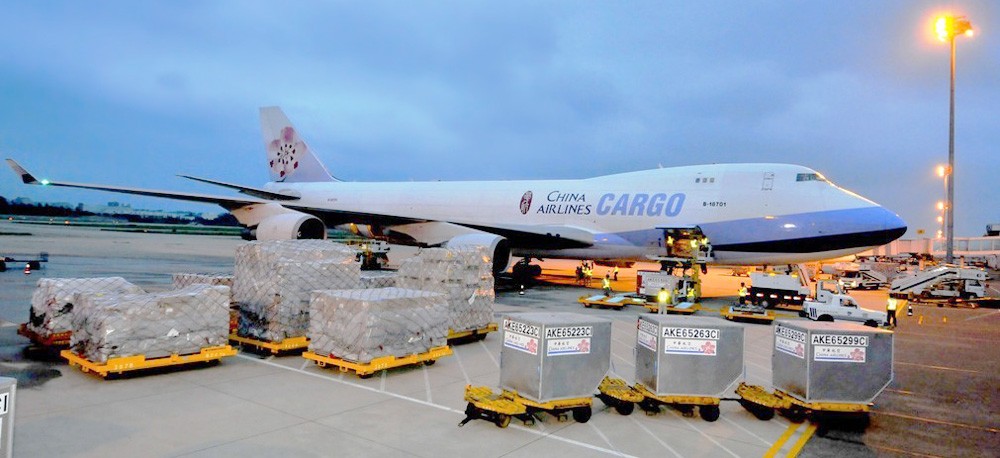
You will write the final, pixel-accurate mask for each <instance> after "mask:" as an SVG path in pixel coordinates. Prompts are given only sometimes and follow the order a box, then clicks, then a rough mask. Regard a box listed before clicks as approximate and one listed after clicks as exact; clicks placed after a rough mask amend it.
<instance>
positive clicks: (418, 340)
mask: <svg viewBox="0 0 1000 458" xmlns="http://www.w3.org/2000/svg"><path fill="white" fill-rule="evenodd" d="M309 316H310V319H309V339H310V343H309V351H311V352H313V353H316V354H318V355H323V356H331V357H335V358H340V359H345V360H348V361H353V362H359V363H368V362H370V361H371V360H373V359H375V358H379V357H382V356H396V357H403V356H408V355H412V354H418V353H424V352H427V351H428V350H430V349H431V348H434V347H439V346H442V345H446V344H447V336H448V312H447V305H446V304H445V298H444V296H443V295H441V294H438V293H431V292H427V291H416V290H408V289H402V288H379V289H355V290H332V291H316V292H314V293H313V296H312V301H311V302H310V304H309Z"/></svg>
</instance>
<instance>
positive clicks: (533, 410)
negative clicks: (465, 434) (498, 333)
mask: <svg viewBox="0 0 1000 458" xmlns="http://www.w3.org/2000/svg"><path fill="white" fill-rule="evenodd" d="M502 335H503V347H502V348H501V350H500V391H499V392H496V391H494V390H493V389H492V388H490V387H488V386H473V385H467V386H466V387H465V401H466V402H468V404H467V405H466V408H465V419H464V420H462V422H461V423H460V424H459V426H463V425H465V424H466V423H468V422H470V421H472V420H475V419H483V420H487V421H490V422H492V423H494V424H495V425H497V426H498V427H501V428H505V427H507V426H508V425H509V424H510V421H511V419H512V418H517V419H519V420H521V421H523V422H524V423H525V424H526V425H530V424H534V422H535V421H537V420H538V419H539V418H540V416H539V415H540V414H541V413H548V414H550V415H552V416H554V417H556V418H557V419H558V420H559V421H564V420H566V419H567V418H568V416H570V415H572V417H573V419H574V420H576V421H577V422H580V423H586V422H587V421H589V420H590V416H591V414H592V404H593V399H594V394H593V393H594V391H595V390H596V389H597V386H598V385H599V384H600V383H601V379H602V378H603V377H604V376H605V375H606V374H607V373H608V369H609V368H610V367H611V321H610V320H607V319H604V318H600V317H594V316H590V315H581V314H577V313H519V314H516V315H510V316H506V317H504V319H503V328H502Z"/></svg>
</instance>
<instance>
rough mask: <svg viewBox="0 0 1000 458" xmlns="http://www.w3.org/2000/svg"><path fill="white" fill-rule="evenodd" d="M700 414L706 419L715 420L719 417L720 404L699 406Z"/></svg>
mask: <svg viewBox="0 0 1000 458" xmlns="http://www.w3.org/2000/svg"><path fill="white" fill-rule="evenodd" d="M698 415H701V419H702V420H705V421H715V420H718V419H719V406H698Z"/></svg>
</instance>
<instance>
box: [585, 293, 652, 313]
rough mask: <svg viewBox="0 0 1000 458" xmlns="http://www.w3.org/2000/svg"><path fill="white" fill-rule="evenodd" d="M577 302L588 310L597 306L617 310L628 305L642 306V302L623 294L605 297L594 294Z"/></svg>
mask: <svg viewBox="0 0 1000 458" xmlns="http://www.w3.org/2000/svg"><path fill="white" fill-rule="evenodd" d="M576 301H577V302H579V303H581V304H583V306H584V307H587V308H590V307H594V306H597V307H598V308H602V309H606V308H607V309H618V310H622V309H624V308H625V307H628V305H629V304H636V305H642V304H643V302H644V301H643V300H641V299H636V298H633V297H630V296H628V295H624V294H617V295H614V296H605V295H603V294H594V295H592V296H580V298H579V299H577V300H576Z"/></svg>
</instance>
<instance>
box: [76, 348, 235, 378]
mask: <svg viewBox="0 0 1000 458" xmlns="http://www.w3.org/2000/svg"><path fill="white" fill-rule="evenodd" d="M235 354H236V350H235V349H233V347H231V346H229V345H222V346H219V347H205V348H202V349H201V351H199V352H198V353H192V354H187V355H179V354H176V353H175V354H172V355H170V356H164V357H162V358H149V359H146V357H145V356H143V355H135V356H123V357H120V358H109V359H108V362H106V363H104V364H100V363H95V362H93V361H90V360H87V359H86V358H83V357H82V356H80V355H77V354H76V353H73V352H72V351H70V350H63V351H61V352H59V355H60V356H62V357H63V358H66V360H67V361H69V365H70V366H80V370H81V371H83V372H93V373H95V374H98V375H100V376H101V377H107V376H108V374H116V375H120V374H121V373H123V372H130V371H138V370H142V369H152V368H155V367H167V366H182V365H185V364H193V363H203V362H211V361H218V360H220V359H222V358H224V357H226V356H233V355H235Z"/></svg>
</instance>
